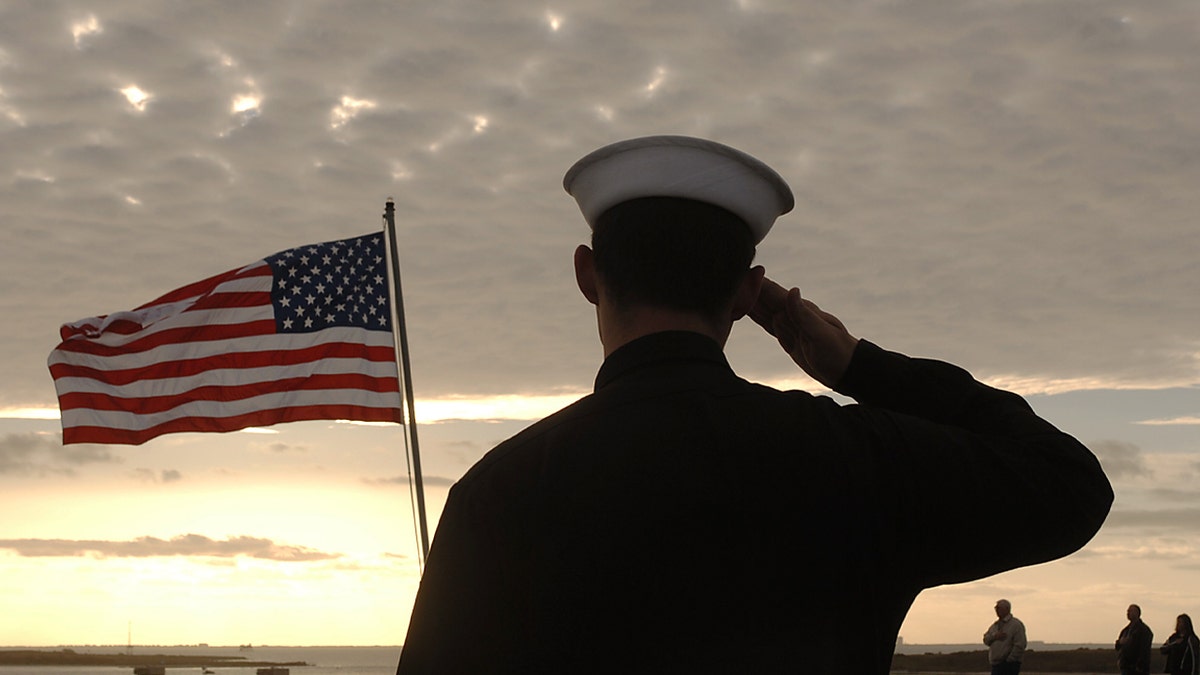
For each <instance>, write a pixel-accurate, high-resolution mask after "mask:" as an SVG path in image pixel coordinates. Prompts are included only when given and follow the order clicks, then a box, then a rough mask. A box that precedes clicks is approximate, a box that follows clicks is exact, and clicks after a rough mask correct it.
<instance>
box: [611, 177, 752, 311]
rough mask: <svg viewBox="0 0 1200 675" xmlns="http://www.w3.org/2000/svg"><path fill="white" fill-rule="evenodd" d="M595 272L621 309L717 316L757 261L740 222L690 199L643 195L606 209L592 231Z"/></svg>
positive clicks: (721, 211)
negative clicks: (643, 307) (652, 308)
mask: <svg viewBox="0 0 1200 675" xmlns="http://www.w3.org/2000/svg"><path fill="white" fill-rule="evenodd" d="M592 248H593V249H594V251H595V261H596V272H597V274H598V276H599V277H600V280H601V281H602V283H603V285H604V288H605V291H606V293H607V294H608V298H609V300H610V301H611V302H612V303H613V305H614V306H615V307H617V308H618V309H629V308H633V307H638V306H645V307H654V308H662V309H671V310H682V311H687V312H693V313H697V314H702V315H704V316H706V317H712V318H720V316H719V315H720V314H721V313H722V312H726V311H728V309H727V307H728V304H729V302H730V301H731V300H732V298H733V295H734V293H735V292H736V290H737V287H738V284H739V282H740V281H741V280H742V278H743V276H744V275H745V274H746V272H747V270H749V268H750V264H751V262H753V260H754V252H755V249H754V240H753V235H752V233H751V231H750V228H749V227H748V226H747V225H746V224H745V222H743V221H742V219H740V218H738V217H737V216H735V215H733V214H732V213H730V212H729V211H726V210H725V209H723V208H721V207H719V206H714V205H712V204H706V203H704V202H699V201H695V200H691V199H682V198H674V197H643V198H639V199H633V200H629V201H625V202H622V203H620V204H617V205H616V206H614V207H612V208H610V209H608V210H607V211H605V212H604V213H603V214H602V215H601V216H600V217H599V218H598V219H597V222H596V226H595V229H594V231H593V233H592Z"/></svg>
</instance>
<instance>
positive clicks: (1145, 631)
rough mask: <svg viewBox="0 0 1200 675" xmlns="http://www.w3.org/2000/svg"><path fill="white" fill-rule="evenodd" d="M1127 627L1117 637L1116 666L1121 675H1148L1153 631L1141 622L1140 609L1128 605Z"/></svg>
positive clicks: (1126, 614) (1126, 612)
mask: <svg viewBox="0 0 1200 675" xmlns="http://www.w3.org/2000/svg"><path fill="white" fill-rule="evenodd" d="M1125 616H1126V618H1128V619H1129V625H1128V626H1125V627H1124V628H1122V629H1121V634H1120V635H1119V636H1117V666H1118V667H1119V668H1120V669H1121V675H1150V644H1151V643H1152V642H1154V631H1152V630H1150V626H1147V625H1146V624H1145V623H1144V622H1143V621H1142V608H1141V607H1138V606H1137V605H1130V606H1129V609H1127V610H1125Z"/></svg>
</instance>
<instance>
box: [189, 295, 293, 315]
mask: <svg viewBox="0 0 1200 675" xmlns="http://www.w3.org/2000/svg"><path fill="white" fill-rule="evenodd" d="M270 304H271V293H270V291H239V292H237V293H211V294H209V295H206V296H204V297H202V298H198V299H197V300H196V304H194V305H192V306H190V307H188V308H187V309H185V310H183V311H184V312H185V313H186V312H197V311H201V310H206V309H221V308H224V307H259V306H262V305H270Z"/></svg>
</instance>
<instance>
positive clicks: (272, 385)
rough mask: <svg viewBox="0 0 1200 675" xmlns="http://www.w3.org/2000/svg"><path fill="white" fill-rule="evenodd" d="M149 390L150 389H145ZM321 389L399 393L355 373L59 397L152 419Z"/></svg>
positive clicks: (71, 404) (391, 383) (391, 381)
mask: <svg viewBox="0 0 1200 675" xmlns="http://www.w3.org/2000/svg"><path fill="white" fill-rule="evenodd" d="M147 389H148V390H149V387H148V388H147ZM320 389H356V390H364V391H374V392H398V391H400V380H399V378H395V377H371V376H369V375H360V374H358V373H347V374H343V375H313V376H311V377H289V378H284V379H279V380H272V381H270V382H255V383H253V384H245V385H240V386H225V385H207V386H203V387H196V388H195V389H190V390H188V391H181V392H179V393H177V394H172V395H164V394H163V393H154V392H152V391H147V394H148V395H147V396H145V397H120V396H113V395H110V394H103V393H90V392H70V393H65V394H62V395H60V396H59V397H58V406H59V409H61V410H63V411H66V410H76V409H88V410H115V411H121V412H128V413H133V414H136V415H152V414H154V413H159V412H164V411H167V410H171V409H172V408H175V407H176V406H180V405H183V404H184V403H192V402H194V401H212V402H214V403H218V402H221V401H241V400H243V399H247V398H252V397H254V396H263V395H265V394H275V393H283V392H288V391H312V390H320Z"/></svg>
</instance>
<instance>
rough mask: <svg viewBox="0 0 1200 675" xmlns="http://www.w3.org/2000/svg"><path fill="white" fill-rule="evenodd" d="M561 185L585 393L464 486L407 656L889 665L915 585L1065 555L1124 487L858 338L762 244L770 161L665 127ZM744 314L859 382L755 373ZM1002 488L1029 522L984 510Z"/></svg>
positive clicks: (433, 660) (551, 662)
mask: <svg viewBox="0 0 1200 675" xmlns="http://www.w3.org/2000/svg"><path fill="white" fill-rule="evenodd" d="M564 185H565V187H566V189H567V192H569V193H570V194H571V195H572V196H574V197H575V199H576V200H577V201H578V203H579V207H580V209H581V210H582V212H583V215H584V218H585V220H586V221H587V222H588V224H589V225H590V226H591V227H592V229H593V234H592V246H591V247H588V246H580V247H579V248H578V249H576V251H575V275H576V281H577V283H578V286H579V289H580V291H581V292H582V293H583V296H584V297H585V298H586V299H587V300H588V302H590V303H592V304H593V305H595V306H596V316H597V323H598V326H599V333H600V341H601V343H602V345H603V348H604V363H603V365H602V366H601V367H600V371H599V373H598V374H597V376H596V382H595V390H594V393H592V394H591V395H589V396H587V397H585V398H583V399H581V400H580V401H578V402H576V403H575V404H573V405H570V406H568V407H566V408H564V409H563V410H561V411H559V412H557V413H555V414H553V415H551V416H550V417H547V418H546V419H543V420H541V421H540V422H538V423H536V424H534V425H532V426H530V427H529V428H527V429H526V430H524V431H522V432H521V433H519V434H517V435H516V436H514V437H512V438H510V439H509V440H507V441H505V442H503V443H501V444H500V445H499V446H497V447H496V448H495V449H493V450H492V451H491V452H489V453H488V454H487V455H486V456H485V457H484V458H483V459H481V460H480V461H479V462H478V463H477V464H476V465H475V466H474V467H473V468H472V469H471V470H470V471H468V472H467V474H466V475H465V476H463V478H462V479H461V480H460V481H459V482H458V483H457V484H456V485H455V486H454V488H453V489H452V490H451V491H450V496H449V499H448V501H447V503H446V507H445V510H444V512H443V514H442V518H441V521H440V523H439V525H438V529H437V533H436V536H435V537H434V540H433V546H432V550H431V551H430V554H429V559H428V565H427V567H426V570H425V576H424V579H422V582H421V587H420V591H419V592H418V594H417V599H416V604H415V607H414V609H413V614H412V622H411V625H410V628H409V631H408V636H407V639H406V640H405V643H404V649H403V653H402V656H401V660H400V666H399V668H398V673H400V674H401V675H408V674H412V673H580V672H598V673H599V672H603V673H887V672H888V667H889V664H890V662H891V655H892V652H893V648H894V645H895V640H896V634H897V631H898V630H899V627H900V624H901V622H902V621H903V619H904V615H905V613H906V612H907V610H908V608H909V606H910V604H911V603H912V601H913V599H914V598H915V597H916V596H917V594H918V593H919V592H920V591H921V590H922V589H924V588H929V587H931V586H937V585H940V584H948V583H958V582H964V581H969V580H972V579H978V578H981V577H985V576H988V575H991V574H995V573H997V572H1001V571H1004V570H1008V569H1012V568H1014V567H1020V566H1022V565H1032V564H1035V563H1041V562H1045V561H1048V560H1053V559H1055V558H1058V557H1061V556H1065V555H1067V554H1069V553H1071V552H1073V551H1075V550H1076V549H1078V548H1080V547H1081V546H1083V545H1084V544H1085V543H1086V542H1087V541H1088V540H1089V539H1090V538H1091V537H1092V535H1093V534H1094V533H1095V532H1096V530H1097V529H1098V528H1099V527H1100V525H1101V523H1102V522H1103V521H1104V518H1105V516H1106V514H1107V513H1108V508H1109V506H1110V504H1111V502H1112V490H1111V488H1110V487H1109V484H1108V481H1107V479H1106V478H1105V477H1104V474H1103V472H1102V471H1101V469H1100V466H1099V464H1098V463H1097V461H1096V458H1095V457H1094V456H1093V455H1092V453H1091V452H1089V451H1088V450H1087V448H1085V447H1084V446H1083V445H1081V444H1080V443H1079V442H1077V441H1076V440H1075V439H1073V438H1071V437H1070V436H1068V435H1066V434H1064V433H1062V432H1060V431H1058V430H1057V429H1055V428H1054V427H1053V426H1051V425H1050V424H1049V423H1048V422H1046V421H1045V420H1042V419H1040V418H1039V417H1037V416H1036V415H1035V414H1034V413H1033V411H1032V410H1031V409H1030V407H1029V406H1028V405H1027V404H1026V403H1025V401H1024V400H1022V399H1021V398H1020V397H1019V396H1017V395H1015V394H1011V393H1008V392H1004V391H1000V390H997V389H993V388H991V387H988V386H985V385H983V384H981V383H979V382H977V381H975V380H974V379H972V377H971V376H970V375H969V374H968V373H967V372H966V371H964V370H962V369H960V368H958V367H956V366H953V365H950V364H947V363H943V362H939V361H931V360H924V359H914V358H909V357H907V356H904V355H902V354H898V353H895V352H889V351H885V350H884V349H882V348H880V347H878V346H876V345H874V344H872V343H870V342H867V341H866V340H859V339H857V338H855V337H853V336H852V335H851V334H850V333H849V332H848V331H847V330H846V328H845V327H844V326H843V325H842V323H841V322H840V321H839V320H838V319H837V318H836V317H835V316H833V315H832V314H829V313H828V312H826V311H824V310H822V309H820V308H819V307H817V305H815V304H814V303H813V302H811V301H810V300H808V299H807V298H802V297H801V295H800V291H799V290H798V289H795V288H792V289H791V290H788V289H786V288H783V287H782V286H780V285H778V284H776V283H775V282H773V281H771V280H769V279H767V278H765V276H764V270H763V268H762V267H752V266H751V265H752V261H753V257H754V253H755V246H756V245H757V244H758V243H759V242H760V241H762V239H763V237H764V236H766V234H767V232H768V230H769V229H770V228H771V226H772V224H773V223H774V221H775V219H776V218H777V217H778V216H779V215H781V214H783V213H786V212H787V211H789V210H790V209H791V208H792V206H793V198H792V193H791V191H790V189H789V188H788V186H787V185H786V184H785V183H784V181H783V180H782V179H781V178H780V177H779V176H778V175H777V174H776V173H775V172H774V171H773V170H771V169H770V168H769V167H767V166H766V165H765V164H763V163H762V162H760V161H758V160H756V159H754V158H752V157H750V156H748V155H746V154H744V153H742V152H740V151H738V150H735V149H733V148H729V147H726V146H724V145H720V144H717V143H712V142H709V141H704V140H699V139H694V138H686V137H678V136H659V137H651V138H640V139H634V140H630V141H624V142H621V143H617V144H615V145H611V146H608V147H605V148H601V149H599V150H597V151H595V152H593V153H591V154H589V155H588V156H586V157H584V158H583V159H582V160H580V161H579V162H578V163H577V164H576V165H575V166H573V167H572V168H571V169H570V171H568V172H567V175H566V178H565V180H564ZM747 314H749V315H750V316H751V318H752V319H753V320H754V321H755V322H757V323H758V324H759V325H761V326H762V327H763V328H764V329H765V330H766V331H767V332H769V333H770V334H771V335H773V336H774V337H775V338H777V339H778V342H779V344H780V345H781V346H782V348H783V350H784V352H785V353H786V354H787V355H789V356H790V357H791V358H792V360H793V361H795V363H796V364H798V365H799V366H800V368H801V369H803V370H804V372H806V373H807V374H808V375H809V376H811V377H812V378H814V379H815V380H817V381H818V382H820V383H822V384H824V385H826V386H829V387H831V388H833V389H834V390H836V391H838V392H840V393H842V394H844V395H846V396H849V397H852V398H854V399H856V400H857V401H858V402H859V404H858V405H845V406H843V405H839V404H838V403H837V402H835V401H834V400H833V399H831V398H828V397H823V396H813V395H810V394H807V393H805V392H801V391H778V390H776V389H772V388H770V387H766V386H762V385H758V384H754V383H751V382H747V381H746V380H743V379H741V378H739V377H738V376H737V374H735V373H734V372H733V370H732V369H731V368H730V366H729V364H728V362H727V361H726V359H725V356H724V354H723V347H724V344H725V341H726V339H727V338H728V336H729V333H730V329H731V327H732V324H733V322H734V321H737V320H738V319H741V318H742V317H743V316H745V315H747ZM1001 510H1002V511H1003V513H1004V515H1005V520H1006V522H1012V523H1018V524H1019V525H1018V527H1019V529H1020V536H1015V537H998V536H996V535H995V532H994V531H993V529H992V528H987V527H980V523H986V522H989V521H991V520H993V519H994V518H995V514H996V513H997V512H998V511H1001Z"/></svg>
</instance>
